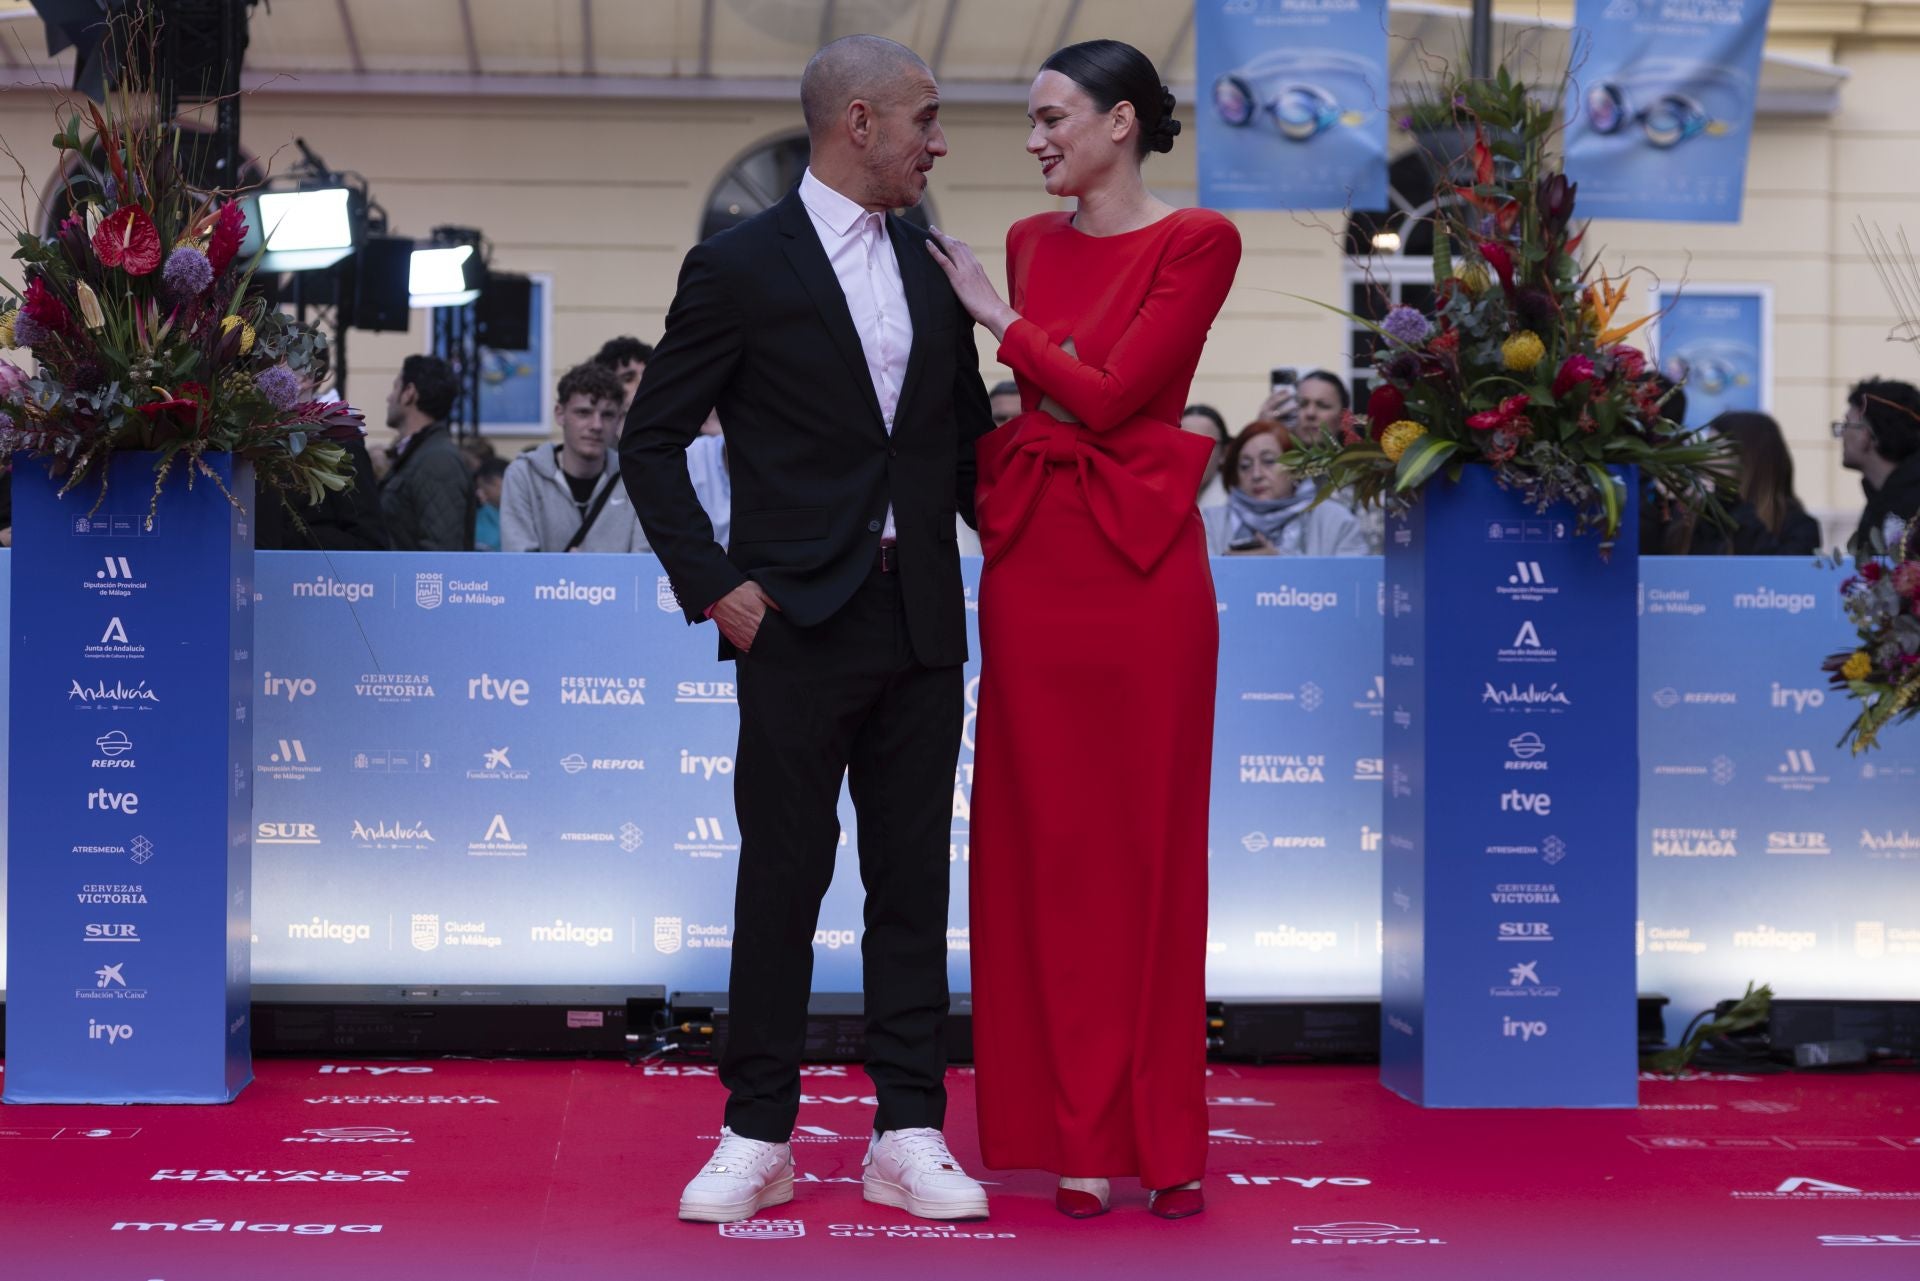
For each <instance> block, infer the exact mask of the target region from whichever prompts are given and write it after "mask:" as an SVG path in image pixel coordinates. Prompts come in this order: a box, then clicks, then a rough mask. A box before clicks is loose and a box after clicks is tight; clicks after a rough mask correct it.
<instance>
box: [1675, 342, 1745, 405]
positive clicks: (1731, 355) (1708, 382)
mask: <svg viewBox="0 0 1920 1281" xmlns="http://www.w3.org/2000/svg"><path fill="white" fill-rule="evenodd" d="M1757 364H1758V358H1757V355H1756V353H1755V352H1754V349H1753V348H1752V347H1751V346H1750V345H1748V344H1746V343H1743V342H1736V341H1733V340H1731V339H1726V338H1702V339H1699V340H1697V341H1695V342H1691V343H1688V344H1686V345H1685V346H1683V347H1681V348H1680V349H1679V350H1678V351H1675V352H1673V353H1672V354H1670V355H1669V356H1667V358H1666V359H1665V360H1663V361H1661V362H1660V365H1661V371H1662V372H1663V373H1665V374H1666V375H1667V377H1669V378H1671V379H1673V380H1674V381H1675V382H1677V383H1685V384H1686V386H1687V390H1688V391H1699V392H1704V393H1705V394H1707V395H1709V396H1718V395H1721V394H1723V393H1725V392H1727V391H1730V390H1732V389H1733V388H1735V387H1745V386H1748V385H1750V384H1751V383H1752V382H1753V375H1752V374H1751V373H1750V372H1748V371H1750V370H1752V369H1753V368H1754V367H1755V366H1756V365H1757Z"/></svg>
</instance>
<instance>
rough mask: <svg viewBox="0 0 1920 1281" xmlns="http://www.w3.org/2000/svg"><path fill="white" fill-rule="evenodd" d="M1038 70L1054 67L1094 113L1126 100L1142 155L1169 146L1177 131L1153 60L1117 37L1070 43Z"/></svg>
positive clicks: (1169, 94)
mask: <svg viewBox="0 0 1920 1281" xmlns="http://www.w3.org/2000/svg"><path fill="white" fill-rule="evenodd" d="M1040 69H1041V70H1042V71H1058V72H1059V73H1060V74H1061V75H1064V76H1065V77H1066V78H1067V79H1069V80H1071V81H1073V82H1074V83H1075V84H1077V85H1079V86H1080V87H1081V88H1082V89H1085V90H1086V91H1087V96H1088V97H1090V98H1092V99H1093V105H1094V108H1095V109H1096V110H1098V111H1111V110H1113V105H1114V104H1115V103H1116V102H1131V103H1132V104H1133V111H1134V118H1135V120H1136V121H1137V122H1138V129H1137V130H1136V132H1135V139H1136V141H1137V143H1138V145H1139V148H1140V154H1141V155H1143V156H1144V155H1146V154H1147V153H1148V152H1149V151H1158V152H1162V153H1165V152H1168V151H1172V150H1173V140H1174V139H1175V138H1176V137H1178V136H1179V133H1180V122H1179V121H1178V120H1175V119H1174V118H1173V91H1172V90H1171V89H1169V88H1167V86H1166V85H1164V84H1162V83H1161V82H1160V73H1159V72H1158V71H1156V70H1154V66H1153V60H1152V59H1151V58H1149V57H1147V55H1146V54H1144V53H1141V52H1140V51H1139V50H1138V49H1136V48H1134V47H1133V46H1132V45H1130V44H1124V43H1122V42H1121V41H1118V40H1087V41H1083V42H1082V43H1080V44H1070V45H1068V46H1067V47H1066V48H1064V49H1060V50H1058V51H1056V52H1055V53H1054V55H1053V56H1052V57H1051V58H1048V59H1047V60H1046V61H1045V62H1043V63H1041V64H1040Z"/></svg>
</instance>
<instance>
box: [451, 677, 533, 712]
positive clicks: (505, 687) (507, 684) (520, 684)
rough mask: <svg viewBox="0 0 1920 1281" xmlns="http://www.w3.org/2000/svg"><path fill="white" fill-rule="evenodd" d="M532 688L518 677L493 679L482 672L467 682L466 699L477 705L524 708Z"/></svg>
mask: <svg viewBox="0 0 1920 1281" xmlns="http://www.w3.org/2000/svg"><path fill="white" fill-rule="evenodd" d="M532 688H533V687H532V686H530V685H528V684H527V682H526V681H524V680H521V679H520V678H519V677H512V678H509V679H495V678H494V677H492V676H489V675H487V674H486V673H485V672H482V673H480V675H478V676H476V677H474V678H473V679H472V680H470V681H468V682H467V698H468V700H469V701H471V702H477V703H512V704H513V705H514V706H515V707H525V706H526V705H527V701H528V696H529V695H530V694H531V693H532Z"/></svg>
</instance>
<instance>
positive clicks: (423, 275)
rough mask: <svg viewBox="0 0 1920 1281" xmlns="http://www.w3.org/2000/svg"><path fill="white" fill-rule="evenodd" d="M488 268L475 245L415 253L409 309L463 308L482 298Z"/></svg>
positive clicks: (409, 274) (410, 269)
mask: <svg viewBox="0 0 1920 1281" xmlns="http://www.w3.org/2000/svg"><path fill="white" fill-rule="evenodd" d="M485 278H486V264H485V263H484V262H482V261H481V260H480V258H479V256H478V255H477V254H475V253H474V246H472V245H437V246H432V247H429V248H425V249H415V250H414V251H413V260H412V262H411V263H410V264H409V266H408V271H407V305H408V306H409V307H464V306H466V305H467V304H468V303H470V302H472V301H473V300H474V299H476V298H478V297H479V296H480V286H481V283H482V282H483V281H484V280H485Z"/></svg>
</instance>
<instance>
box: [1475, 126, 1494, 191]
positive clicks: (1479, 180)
mask: <svg viewBox="0 0 1920 1281" xmlns="http://www.w3.org/2000/svg"><path fill="white" fill-rule="evenodd" d="M1492 182H1493V148H1491V147H1489V146H1487V131H1486V130H1485V129H1482V128H1481V127H1480V126H1478V125H1475V126H1474V128H1473V184H1474V186H1476V187H1485V186H1488V185H1490V184H1491V183H1492Z"/></svg>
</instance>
